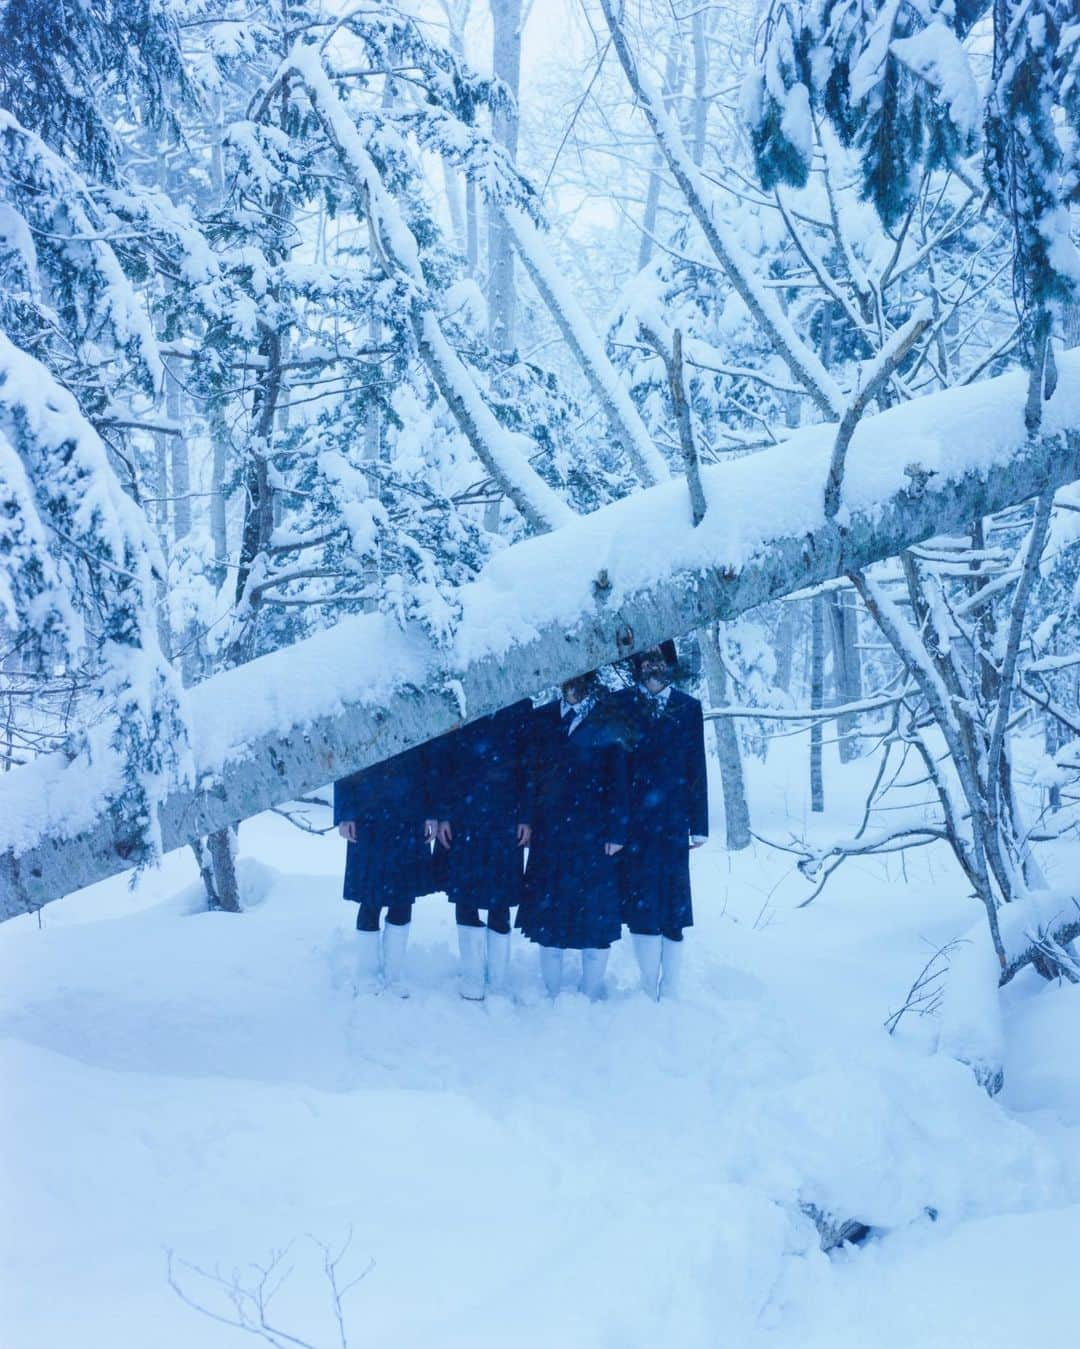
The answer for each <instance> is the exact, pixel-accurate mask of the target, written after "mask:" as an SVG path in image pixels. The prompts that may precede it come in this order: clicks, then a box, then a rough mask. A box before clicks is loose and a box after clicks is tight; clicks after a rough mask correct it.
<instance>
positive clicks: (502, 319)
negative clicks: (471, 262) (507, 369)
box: [488, 0, 521, 351]
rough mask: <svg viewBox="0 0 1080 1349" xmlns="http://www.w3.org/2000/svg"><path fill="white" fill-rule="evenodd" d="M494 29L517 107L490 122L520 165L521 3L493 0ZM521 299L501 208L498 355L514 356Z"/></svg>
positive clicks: (491, 220) (491, 312)
mask: <svg viewBox="0 0 1080 1349" xmlns="http://www.w3.org/2000/svg"><path fill="white" fill-rule="evenodd" d="M491 22H492V26H493V28H494V38H493V46H492V69H493V70H494V72H495V74H496V75H497V76H498V78H499V79H500V80H502V81H503V83H504V84H505V85H506V86H507V88H508V89H509V90H510V93H511V94H512V96H513V99H514V106H513V107H512V108H508V109H506V110H505V111H499V112H496V113H495V114H494V116H493V117H492V131H493V133H494V136H495V139H496V140H497V141H498V142H499V143H500V144H501V145H504V146H505V147H506V150H507V153H508V154H509V156H510V159H511V160H512V161H513V162H514V163H516V162H517V146H518V113H517V97H518V89H519V86H520V81H521V0H491ZM516 311H517V297H516V295H515V293H514V249H513V240H512V238H511V235H510V231H509V230H508V229H507V226H506V222H505V221H504V220H503V217H502V212H501V211H499V209H498V208H497V207H489V208H488V337H489V340H490V342H491V345H492V346H493V347H494V348H495V349H496V350H497V351H513V350H514V344H515V338H516V333H515V319H516Z"/></svg>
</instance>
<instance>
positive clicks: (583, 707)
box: [559, 694, 595, 735]
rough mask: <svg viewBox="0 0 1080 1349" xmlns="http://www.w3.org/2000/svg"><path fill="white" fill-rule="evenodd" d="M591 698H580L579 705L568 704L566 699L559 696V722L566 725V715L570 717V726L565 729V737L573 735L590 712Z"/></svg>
mask: <svg viewBox="0 0 1080 1349" xmlns="http://www.w3.org/2000/svg"><path fill="white" fill-rule="evenodd" d="M594 701H595V699H593V698H582V700H581V702H580V703H568V702H567V701H566V699H565V698H564V697H563V696H562V694H560V695H559V720H560V722H562V723H563V725H565V724H566V717H567V714H569V715H570V725H569V727H568V729H567V732H566V733H567V735H573V734H574V732H575V731H576V730H577V728H578V727H579V726H580V725H581V723H582V722H583V721H584V720H585V718H586V717H587V716H588V715H589V713H590V712H591V711H592V707H593V702H594Z"/></svg>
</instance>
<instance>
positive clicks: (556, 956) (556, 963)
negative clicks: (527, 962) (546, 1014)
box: [540, 946, 563, 1001]
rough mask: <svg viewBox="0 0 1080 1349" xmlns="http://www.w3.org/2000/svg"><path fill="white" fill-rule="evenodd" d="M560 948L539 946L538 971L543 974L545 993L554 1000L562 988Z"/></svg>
mask: <svg viewBox="0 0 1080 1349" xmlns="http://www.w3.org/2000/svg"><path fill="white" fill-rule="evenodd" d="M562 958H563V953H562V949H561V948H560V947H558V946H541V948H540V973H541V975H543V979H544V987H545V988H546V989H547V995H548V997H549V998H551V999H552V1001H554V1000H555V999H556V998H557V997H558V996H559V993H560V991H561V990H562Z"/></svg>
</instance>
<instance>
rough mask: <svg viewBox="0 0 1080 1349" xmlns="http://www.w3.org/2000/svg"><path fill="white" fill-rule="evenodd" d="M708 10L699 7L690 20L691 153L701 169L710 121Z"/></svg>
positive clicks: (701, 6) (702, 6)
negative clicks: (692, 55)
mask: <svg viewBox="0 0 1080 1349" xmlns="http://www.w3.org/2000/svg"><path fill="white" fill-rule="evenodd" d="M705 16H706V8H705V6H704V5H698V6H697V8H696V9H695V10H694V13H693V15H692V16H691V19H690V33H691V37H692V40H693V45H694V104H693V116H692V125H691V136H690V152H691V154H692V156H693V160H694V164H695V165H696V166H697V167H698V168H699V169H700V168H701V165H702V161H703V160H704V158H705V128H706V126H707V125H708V119H709V104H708V101H707V100H706V98H705V90H706V87H707V85H708V79H709V48H708V44H707V43H706V41H705Z"/></svg>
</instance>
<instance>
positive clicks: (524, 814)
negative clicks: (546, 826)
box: [518, 704, 548, 825]
mask: <svg viewBox="0 0 1080 1349" xmlns="http://www.w3.org/2000/svg"><path fill="white" fill-rule="evenodd" d="M547 706H548V705H547V704H545V705H544V706H543V707H533V706H532V705H531V704H530V705H529V706H528V709H527V711H526V712H525V715H524V717H523V718H522V728H521V760H522V769H521V815H520V818H519V821H518V823H520V824H532V825H535V824H536V801H537V796H538V794H539V791H540V782H541V777H542V774H543V771H544V766H543V758H544V739H545V729H546V728H545V716H546V713H547Z"/></svg>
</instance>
